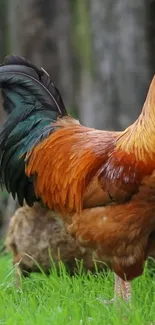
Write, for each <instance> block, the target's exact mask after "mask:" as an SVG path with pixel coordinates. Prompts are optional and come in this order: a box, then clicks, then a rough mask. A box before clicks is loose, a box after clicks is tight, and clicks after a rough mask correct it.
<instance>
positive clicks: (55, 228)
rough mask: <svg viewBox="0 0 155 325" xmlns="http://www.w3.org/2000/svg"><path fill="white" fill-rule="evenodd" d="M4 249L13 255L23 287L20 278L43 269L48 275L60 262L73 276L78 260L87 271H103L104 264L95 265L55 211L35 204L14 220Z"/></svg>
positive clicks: (22, 211)
mask: <svg viewBox="0 0 155 325" xmlns="http://www.w3.org/2000/svg"><path fill="white" fill-rule="evenodd" d="M5 248H6V250H7V251H11V252H12V254H13V264H14V265H15V266H16V268H15V283H16V285H17V286H20V276H22V275H23V276H28V275H29V274H30V273H31V272H37V271H40V269H42V270H43V271H44V272H45V273H46V274H48V273H49V271H50V268H51V265H52V264H51V261H52V260H53V261H54V262H55V265H56V266H57V264H59V263H58V262H59V261H60V260H61V261H62V262H63V263H64V264H65V265H66V266H67V268H68V270H69V272H70V274H74V273H75V272H76V271H77V261H78V260H79V261H80V262H81V260H82V264H83V266H84V268H85V269H86V270H90V271H92V272H94V271H95V270H96V269H98V270H101V269H102V268H103V263H97V261H96V263H94V261H95V257H94V256H93V252H92V251H91V250H90V249H85V248H83V247H81V246H80V245H79V243H78V242H77V241H76V239H75V238H74V237H72V236H71V235H70V234H69V233H68V232H67V231H66V228H65V226H64V222H63V220H62V219H61V218H60V217H58V215H57V214H56V213H55V212H54V211H50V210H48V209H46V208H44V207H42V206H41V205H40V204H39V203H35V204H34V205H33V207H29V206H27V205H24V206H23V207H21V208H18V209H17V210H16V212H15V214H14V215H13V216H12V217H11V219H10V223H9V227H8V231H7V236H6V240H5Z"/></svg>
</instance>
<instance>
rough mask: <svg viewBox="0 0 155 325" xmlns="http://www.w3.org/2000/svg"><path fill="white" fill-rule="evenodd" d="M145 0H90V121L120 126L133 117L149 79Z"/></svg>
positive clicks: (108, 125)
mask: <svg viewBox="0 0 155 325" xmlns="http://www.w3.org/2000/svg"><path fill="white" fill-rule="evenodd" d="M147 5H148V4H147V3H146V1H141V0H137V1H135V0H131V1H128V0H117V1H113V0H106V1H102V0H96V1H93V0H92V1H91V6H90V15H91V22H92V23H91V27H92V42H93V57H94V69H95V75H94V86H93V88H94V89H95V90H94V95H93V99H94V111H95V121H93V124H94V126H95V127H98V128H105V129H107V128H108V129H113V128H115V129H120V128H124V127H126V126H127V125H129V124H130V123H131V122H132V121H134V120H135V119H136V118H137V116H138V114H139V112H140V110H141V108H142V105H143V102H144V99H145V96H146V92H147V88H148V85H149V83H150V79H151V72H150V62H149V52H148V38H147V36H148V35H147V13H146V6H147Z"/></svg>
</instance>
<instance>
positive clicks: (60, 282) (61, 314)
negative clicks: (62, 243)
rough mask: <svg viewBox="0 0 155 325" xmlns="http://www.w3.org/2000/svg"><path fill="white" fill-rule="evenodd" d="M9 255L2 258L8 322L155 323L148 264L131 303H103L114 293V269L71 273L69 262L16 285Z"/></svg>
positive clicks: (1, 315)
mask: <svg viewBox="0 0 155 325" xmlns="http://www.w3.org/2000/svg"><path fill="white" fill-rule="evenodd" d="M13 271H14V270H13V267H12V264H11V259H10V257H9V256H5V257H2V258H0V324H7V325H16V324H18V325H24V324H25V325H45V324H46V325H100V324H101V325H104V324H105V325H112V324H115V325H118V324H121V325H123V324H130V325H132V324H139V325H143V324H144V325H147V324H150V325H151V324H155V276H154V277H151V275H150V274H149V271H148V269H147V268H146V270H145V273H144V275H143V276H142V277H141V278H139V279H136V280H135V281H134V282H133V300H132V303H131V305H130V306H126V305H125V304H123V303H122V304H120V305H118V306H114V305H108V306H107V305H103V304H101V302H100V300H99V299H98V298H100V297H102V298H104V299H111V298H112V296H113V284H114V283H113V282H114V278H113V274H112V273H110V272H109V273H108V274H107V275H105V274H98V275H95V276H93V275H91V274H87V275H86V274H83V272H81V274H80V275H77V276H75V277H72V278H71V277H69V275H68V274H67V272H66V271H65V268H64V267H61V268H60V275H58V274H57V272H56V270H55V269H53V270H52V271H51V275H50V276H49V277H46V276H45V275H44V274H33V275H32V276H31V277H30V278H27V279H24V280H23V282H22V290H19V289H17V288H15V287H14V277H13V274H14V272H13Z"/></svg>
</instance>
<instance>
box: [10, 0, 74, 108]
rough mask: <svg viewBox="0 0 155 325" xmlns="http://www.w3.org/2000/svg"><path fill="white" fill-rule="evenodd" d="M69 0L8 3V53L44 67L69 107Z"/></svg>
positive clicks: (70, 88)
mask: <svg viewBox="0 0 155 325" xmlns="http://www.w3.org/2000/svg"><path fill="white" fill-rule="evenodd" d="M70 17H71V15H70V7H69V1H68V0H63V1H61V0H57V1H55V0H46V1H42V0H22V1H21V0H10V7H9V26H10V33H11V51H13V52H14V53H15V54H18V55H22V56H25V57H26V58H27V59H29V60H31V61H32V62H33V63H35V64H36V65H38V66H43V67H44V69H46V70H47V71H48V73H49V74H50V75H51V79H52V81H54V82H55V83H56V85H57V87H58V88H59V90H60V92H61V94H62V96H63V98H64V101H65V104H66V105H67V106H68V107H71V106H72V104H73V95H72V92H73V91H72V85H73V82H72V51H71V31H72V28H71V20H70Z"/></svg>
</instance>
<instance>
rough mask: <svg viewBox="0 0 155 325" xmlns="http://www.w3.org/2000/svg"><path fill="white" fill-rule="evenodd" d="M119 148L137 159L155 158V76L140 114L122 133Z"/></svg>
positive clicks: (118, 142)
mask: <svg viewBox="0 0 155 325" xmlns="http://www.w3.org/2000/svg"><path fill="white" fill-rule="evenodd" d="M117 148H118V149H119V150H122V151H125V152H127V153H131V154H134V155H135V156H136V159H137V160H143V161H146V160H147V161H148V159H149V160H155V77H154V78H153V80H152V82H151V85H150V88H149V91H148V95H147V97H146V100H145V103H144V106H143V109H142V112H141V114H140V116H139V117H138V119H137V120H136V121H135V122H134V123H133V124H132V125H131V126H129V127H128V128H127V129H126V130H125V131H123V132H122V133H121V135H120V137H119V138H118V140H117Z"/></svg>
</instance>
